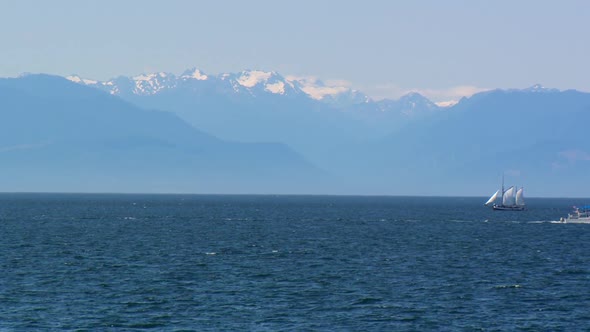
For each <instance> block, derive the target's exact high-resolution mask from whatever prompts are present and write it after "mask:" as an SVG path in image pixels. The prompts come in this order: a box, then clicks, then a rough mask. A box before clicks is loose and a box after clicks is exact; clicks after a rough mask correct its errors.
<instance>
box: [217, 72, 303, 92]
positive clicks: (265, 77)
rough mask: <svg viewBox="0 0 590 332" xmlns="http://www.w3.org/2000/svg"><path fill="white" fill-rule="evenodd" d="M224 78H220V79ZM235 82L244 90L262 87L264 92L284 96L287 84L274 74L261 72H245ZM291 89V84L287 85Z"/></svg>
mask: <svg viewBox="0 0 590 332" xmlns="http://www.w3.org/2000/svg"><path fill="white" fill-rule="evenodd" d="M223 78H225V76H224V77H222V79H223ZM235 82H236V83H237V84H239V85H241V86H243V87H245V88H248V89H251V88H254V87H256V86H259V85H262V86H263V87H264V90H265V91H268V92H270V93H274V94H281V95H283V94H285V92H286V87H287V85H286V84H285V83H287V84H289V82H287V81H285V79H284V78H283V77H281V76H280V75H278V74H277V73H276V72H274V71H271V72H267V71H261V70H246V71H243V72H241V73H240V74H238V78H237V79H236V80H235ZM289 85H290V86H291V87H293V85H292V84H289Z"/></svg>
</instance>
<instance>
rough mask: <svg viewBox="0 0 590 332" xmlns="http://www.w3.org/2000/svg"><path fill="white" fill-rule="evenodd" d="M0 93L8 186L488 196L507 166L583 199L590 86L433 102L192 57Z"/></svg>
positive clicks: (556, 192) (532, 184) (528, 182)
mask: <svg viewBox="0 0 590 332" xmlns="http://www.w3.org/2000/svg"><path fill="white" fill-rule="evenodd" d="M0 96H1V99H0V104H1V105H2V109H1V111H0V117H2V119H1V120H2V122H1V124H0V129H1V130H2V133H1V134H0V157H1V158H2V160H3V165H1V166H0V171H1V173H2V174H3V175H2V177H4V179H3V180H2V181H3V183H5V186H6V187H7V188H9V189H10V188H30V190H33V191H38V190H42V191H47V190H58V189H59V188H60V185H61V188H64V189H63V190H69V191H71V190H77V191H146V192H203V193H206V192H225V193H329V194H397V195H404V194H407V195H480V196H485V195H488V194H491V193H492V192H493V191H495V190H496V189H497V187H499V185H500V183H499V182H500V179H501V178H502V174H503V173H504V174H505V176H506V180H507V182H512V183H513V184H519V185H524V186H526V187H527V192H528V193H530V194H532V195H535V196H579V197H589V196H590V190H588V189H587V188H585V187H584V186H582V185H581V184H582V183H585V182H588V181H589V180H590V172H588V171H589V170H590V148H588V146H589V144H588V143H590V138H589V137H588V135H587V129H586V127H587V125H586V124H587V123H589V120H590V94H588V93H584V92H580V91H575V90H566V91H559V90H556V89H546V88H543V87H542V86H540V85H534V86H532V87H530V88H527V89H496V90H490V91H486V92H481V93H478V94H475V95H473V96H471V97H468V98H462V99H461V100H460V101H458V102H457V103H456V104H454V105H451V106H448V107H441V106H438V105H436V104H435V103H433V102H431V101H430V100H428V99H427V98H425V97H424V96H422V95H420V94H418V93H411V94H408V95H405V96H402V97H401V98H400V99H398V100H379V101H375V100H372V99H371V98H369V97H368V96H367V95H365V94H363V93H362V92H360V91H355V90H352V89H350V88H348V87H346V86H343V85H338V84H326V83H324V82H321V81H320V80H317V79H314V78H296V77H284V76H282V75H280V74H278V73H276V72H264V71H257V70H247V71H243V72H240V73H226V74H220V75H208V74H205V73H203V72H202V71H199V70H196V69H191V70H187V71H185V72H184V73H182V74H181V75H178V76H177V75H174V74H170V73H155V74H142V75H139V76H135V77H123V76H121V77H118V78H114V79H111V80H108V81H97V80H92V79H86V78H81V77H79V76H76V75H72V76H68V77H67V79H65V78H62V77H56V76H48V75H26V76H23V77H19V78H14V79H1V80H0ZM81 179H85V180H83V181H81ZM23 183H25V184H23ZM19 186H20V187H19ZM52 188H54V189H52ZM55 188H56V189H55ZM7 190H8V189H7ZM15 190H16V189H15Z"/></svg>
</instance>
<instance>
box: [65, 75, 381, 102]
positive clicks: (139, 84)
mask: <svg viewBox="0 0 590 332" xmlns="http://www.w3.org/2000/svg"><path fill="white" fill-rule="evenodd" d="M66 78H67V79H69V80H70V81H73V82H76V83H79V84H83V85H88V86H93V87H96V88H99V89H102V90H105V91H108V92H109V93H111V94H113V95H119V96H122V97H130V96H149V95H155V94H158V93H161V92H164V91H167V90H172V89H176V88H189V87H190V88H192V89H193V90H194V89H195V88H197V87H200V88H205V89H207V88H208V89H212V90H213V91H219V92H221V91H223V92H225V93H228V94H229V93H231V94H234V95H235V94H238V95H246V96H251V97H259V96H265V95H280V96H288V97H304V98H309V99H312V100H316V101H322V102H326V103H329V104H334V105H339V106H342V105H344V106H346V105H351V104H360V103H367V102H370V101H371V100H370V98H369V97H368V96H367V95H365V94H363V93H361V92H360V91H357V90H353V89H351V88H350V87H347V86H345V85H342V84H326V83H324V82H322V81H320V80H318V79H316V78H313V77H293V76H289V77H284V76H282V75H280V74H279V73H277V72H274V71H261V70H244V71H242V72H239V73H222V74H219V75H208V74H206V73H204V72H202V71H201V70H199V69H197V68H192V69H188V70H186V71H184V72H183V73H182V74H180V75H178V76H177V75H175V74H172V73H165V72H159V73H150V74H141V75H137V76H133V77H125V76H120V77H117V78H114V79H111V80H108V81H98V80H93V79H86V78H82V77H80V76H77V75H71V76H68V77H66Z"/></svg>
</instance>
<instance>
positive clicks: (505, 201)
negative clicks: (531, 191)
mask: <svg viewBox="0 0 590 332" xmlns="http://www.w3.org/2000/svg"><path fill="white" fill-rule="evenodd" d="M514 203H515V199H514V187H510V188H508V190H506V191H505V192H504V195H502V205H504V206H512V205H514Z"/></svg>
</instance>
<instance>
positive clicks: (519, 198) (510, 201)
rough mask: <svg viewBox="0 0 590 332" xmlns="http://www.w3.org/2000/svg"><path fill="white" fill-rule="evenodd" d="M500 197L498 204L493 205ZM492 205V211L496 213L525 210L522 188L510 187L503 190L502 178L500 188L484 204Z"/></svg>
mask: <svg viewBox="0 0 590 332" xmlns="http://www.w3.org/2000/svg"><path fill="white" fill-rule="evenodd" d="M500 197H501V199H502V202H501V203H500V204H497V203H495V202H496V201H497V200H499V198H500ZM490 204H493V205H492V208H493V209H494V210H498V211H522V210H524V209H525V206H526V205H525V203H524V187H521V188H517V187H514V186H512V187H510V188H508V189H506V190H504V177H503V176H502V188H501V189H498V191H496V192H495V193H494V194H493V195H492V197H490V199H488V201H487V202H486V203H485V204H484V205H486V206H489V205H490Z"/></svg>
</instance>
